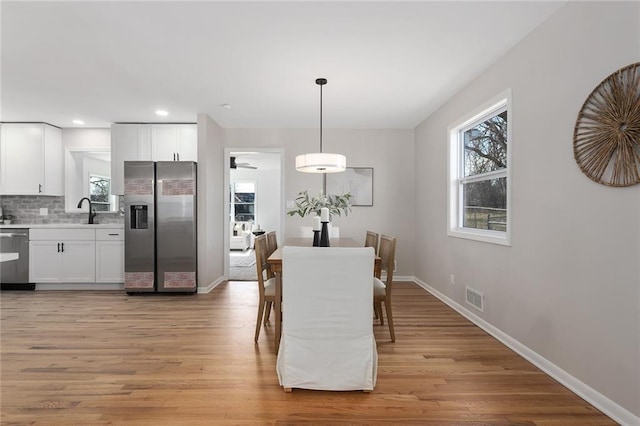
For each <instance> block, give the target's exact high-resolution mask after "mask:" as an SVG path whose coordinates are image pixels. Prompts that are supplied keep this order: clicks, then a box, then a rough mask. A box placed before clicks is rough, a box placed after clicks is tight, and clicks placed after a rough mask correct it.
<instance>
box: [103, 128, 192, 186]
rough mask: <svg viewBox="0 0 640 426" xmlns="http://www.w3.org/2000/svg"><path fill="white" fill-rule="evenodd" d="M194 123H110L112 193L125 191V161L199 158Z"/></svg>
mask: <svg viewBox="0 0 640 426" xmlns="http://www.w3.org/2000/svg"><path fill="white" fill-rule="evenodd" d="M197 135H198V131H197V126H196V125H195V124H113V125H111V192H112V193H113V194H117V195H123V194H124V162H125V161H197V160H198V147H197V146H198V137H197Z"/></svg>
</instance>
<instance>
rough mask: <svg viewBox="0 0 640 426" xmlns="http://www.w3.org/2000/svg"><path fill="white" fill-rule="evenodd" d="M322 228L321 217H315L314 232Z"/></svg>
mask: <svg viewBox="0 0 640 426" xmlns="http://www.w3.org/2000/svg"><path fill="white" fill-rule="evenodd" d="M320 228H321V225H320V216H314V217H313V230H314V231H319V230H320Z"/></svg>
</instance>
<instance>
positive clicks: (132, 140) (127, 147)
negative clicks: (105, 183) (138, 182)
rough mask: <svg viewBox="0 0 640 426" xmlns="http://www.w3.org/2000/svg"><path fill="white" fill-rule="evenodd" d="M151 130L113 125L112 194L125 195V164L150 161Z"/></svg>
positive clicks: (138, 125)
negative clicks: (126, 162) (127, 162)
mask: <svg viewBox="0 0 640 426" xmlns="http://www.w3.org/2000/svg"><path fill="white" fill-rule="evenodd" d="M149 139H150V138H149V129H148V127H147V126H145V125H143V124H112V125H111V193H112V194H116V195H124V162H125V161H138V160H150V159H151V158H150V152H149V149H150V146H149Z"/></svg>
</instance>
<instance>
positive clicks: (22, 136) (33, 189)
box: [0, 123, 64, 195]
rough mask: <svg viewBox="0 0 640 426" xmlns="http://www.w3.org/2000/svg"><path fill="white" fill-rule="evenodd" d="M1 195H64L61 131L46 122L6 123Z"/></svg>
mask: <svg viewBox="0 0 640 426" xmlns="http://www.w3.org/2000/svg"><path fill="white" fill-rule="evenodd" d="M0 164H1V167H0V169H1V170H0V194H3V195H9V194H15V195H64V185H63V173H62V170H63V167H62V132H61V130H60V129H59V128H57V127H54V126H51V125H49V124H45V123H4V124H2V129H1V131H0Z"/></svg>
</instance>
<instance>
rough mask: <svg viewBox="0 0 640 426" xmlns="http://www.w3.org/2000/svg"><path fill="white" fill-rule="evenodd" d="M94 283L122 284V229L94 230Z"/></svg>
mask: <svg viewBox="0 0 640 426" xmlns="http://www.w3.org/2000/svg"><path fill="white" fill-rule="evenodd" d="M96 282H97V283H122V282H124V229H96Z"/></svg>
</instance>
